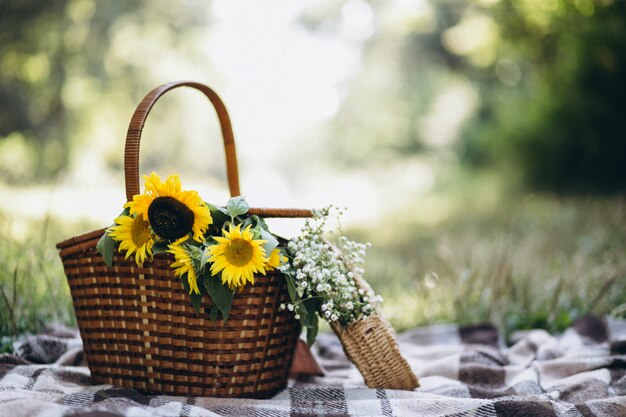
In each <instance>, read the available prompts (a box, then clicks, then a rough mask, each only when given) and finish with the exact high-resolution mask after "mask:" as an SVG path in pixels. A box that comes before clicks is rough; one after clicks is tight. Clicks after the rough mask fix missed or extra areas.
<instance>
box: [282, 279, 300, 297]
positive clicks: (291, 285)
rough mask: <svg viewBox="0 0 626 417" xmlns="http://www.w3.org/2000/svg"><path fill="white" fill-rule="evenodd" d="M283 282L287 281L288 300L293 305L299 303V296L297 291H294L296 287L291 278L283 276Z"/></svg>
mask: <svg viewBox="0 0 626 417" xmlns="http://www.w3.org/2000/svg"><path fill="white" fill-rule="evenodd" d="M285 281H287V291H289V298H291V301H292V302H293V303H296V302H298V301H300V296H298V291H297V290H296V285H295V284H294V282H293V278H292V277H290V276H285Z"/></svg>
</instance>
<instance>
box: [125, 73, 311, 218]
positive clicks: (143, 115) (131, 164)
mask: <svg viewBox="0 0 626 417" xmlns="http://www.w3.org/2000/svg"><path fill="white" fill-rule="evenodd" d="M178 87H191V88H194V89H196V90H199V91H200V92H201V93H203V94H204V95H205V96H206V97H207V98H208V99H209V100H210V101H211V103H212V104H213V107H214V108H215V111H216V112H217V118H218V119H219V122H220V126H221V128H222V137H223V139H224V151H225V152H226V176H227V179H228V188H229V190H230V195H231V197H235V196H238V195H241V191H240V189H239V169H238V167H237V152H236V150H235V138H234V135H233V128H232V125H231V123H230V118H229V117H228V112H227V111H226V106H224V103H223V102H222V100H221V99H220V98H219V96H218V95H217V93H216V92H215V91H213V90H212V89H211V88H209V87H207V86H206V85H204V84H200V83H197V82H193V81H173V82H170V83H167V84H163V85H161V86H159V87H157V88H155V89H154V90H152V91H150V92H149V93H148V94H147V95H146V96H145V97H144V98H143V100H141V103H139V105H138V106H137V109H136V110H135V113H133V117H132V119H131V120H130V125H129V126H128V132H127V133H126V147H125V149H124V176H125V179H124V181H125V186H126V200H127V201H132V199H133V196H134V195H136V194H139V144H140V141H141V133H142V131H143V127H144V124H145V123H146V119H147V117H148V114H149V113H150V110H152V107H153V106H154V104H155V103H156V102H157V100H158V99H159V98H161V96H163V94H165V93H167V92H168V91H170V90H173V89H175V88H178ZM249 213H250V214H256V215H259V216H264V217H311V216H312V212H311V210H304V209H273V208H250V210H249Z"/></svg>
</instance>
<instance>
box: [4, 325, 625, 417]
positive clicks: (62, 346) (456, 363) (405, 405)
mask: <svg viewBox="0 0 626 417" xmlns="http://www.w3.org/2000/svg"><path fill="white" fill-rule="evenodd" d="M516 339H517V342H516V343H515V344H514V345H512V346H511V347H508V348H507V347H505V346H504V345H503V343H502V341H501V338H500V336H499V335H498V332H497V331H496V330H495V328H493V327H492V326H488V325H485V326H470V327H459V326H455V325H447V326H433V327H427V328H416V329H412V330H410V331H407V332H405V333H403V334H401V335H400V336H399V344H400V348H401V351H402V352H403V354H404V356H405V357H406V358H407V360H408V361H409V363H410V364H411V366H412V368H413V369H414V370H415V372H416V373H417V375H418V376H419V378H420V383H421V387H420V388H418V389H417V390H416V391H413V392H408V391H393V390H382V389H368V388H366V387H365V386H364V384H363V380H362V378H361V376H360V375H359V373H358V371H357V370H356V369H355V368H354V367H353V366H352V365H351V364H350V363H349V362H348V361H347V360H346V358H345V356H344V354H343V351H342V348H341V345H340V344H339V342H338V340H337V338H336V337H335V336H334V335H330V334H322V335H320V337H319V339H318V342H317V343H316V346H315V353H316V355H317V356H318V360H319V362H320V363H321V364H322V365H323V367H324V368H325V369H326V375H325V376H323V377H320V376H311V375H308V376H302V375H301V376H299V377H298V378H296V379H294V380H291V381H290V386H289V388H288V389H286V390H285V391H283V392H281V393H279V394H278V395H277V396H275V397H274V398H272V399H269V400H250V399H219V398H192V397H171V396H147V395H143V394H141V393H139V392H137V391H133V390H130V389H120V388H115V387H112V386H109V385H99V386H94V385H92V384H91V381H90V375H89V370H88V368H86V367H85V366H84V357H83V353H82V344H81V341H80V338H79V335H78V332H77V331H76V330H72V329H66V328H58V327H57V328H56V329H52V331H50V332H49V333H48V334H45V335H36V336H30V337H26V338H24V339H22V340H19V341H18V342H16V343H15V346H14V347H15V354H14V355H4V356H0V416H7V417H9V416H10V417H19V416H81V417H87V416H89V417H115V416H168V417H169V416H265V417H269V416H313V415H321V416H347V415H353V416H376V415H382V416H459V417H460V416H480V417H488V416H563V417H565V416H567V417H574V416H580V417H592V416H626V321H625V320H613V319H609V318H606V319H598V318H594V317H585V318H583V319H581V320H579V321H578V322H576V323H575V324H574V325H573V326H572V327H571V328H570V329H568V330H567V331H565V332H564V333H563V334H562V335H559V336H553V335H550V334H549V333H547V332H545V331H543V330H533V331H527V332H523V333H519V334H517V335H516Z"/></svg>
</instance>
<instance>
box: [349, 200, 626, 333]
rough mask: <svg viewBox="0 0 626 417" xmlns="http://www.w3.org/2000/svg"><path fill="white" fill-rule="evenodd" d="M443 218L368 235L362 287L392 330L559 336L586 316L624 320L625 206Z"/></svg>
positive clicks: (514, 206) (533, 203) (518, 206)
mask: <svg viewBox="0 0 626 417" xmlns="http://www.w3.org/2000/svg"><path fill="white" fill-rule="evenodd" d="M457 207H458V209H457V211H456V212H452V213H451V214H450V213H449V216H448V218H447V219H446V220H445V221H442V222H439V223H435V224H430V225H429V224H423V223H420V222H417V221H415V219H419V218H420V215H419V213H415V214H414V215H411V216H409V218H412V219H414V220H413V221H411V220H410V219H407V218H406V216H405V218H401V217H399V218H397V220H393V219H391V220H390V222H389V224H386V225H385V227H381V228H379V229H378V231H377V232H376V233H374V234H372V233H370V232H369V231H367V230H363V231H362V232H361V233H360V235H361V236H362V237H367V236H371V237H370V239H372V240H373V243H374V247H373V248H372V249H371V251H370V253H369V254H368V261H367V265H366V270H367V273H366V274H367V276H366V278H367V280H368V281H369V282H370V283H371V284H372V285H373V286H374V288H376V289H378V291H379V292H380V293H381V294H382V295H383V297H384V298H385V305H384V310H385V312H386V313H387V316H388V317H389V318H390V321H391V322H392V324H394V325H395V326H396V328H398V329H406V328H409V327H412V326H416V325H428V324H433V323H443V322H458V323H478V322H491V323H494V324H496V325H497V326H499V327H500V328H501V329H502V330H503V331H504V332H505V334H508V333H510V332H511V331H512V330H515V329H526V328H536V327H540V328H545V329H548V330H550V331H561V330H563V329H564V328H565V327H567V326H568V325H569V324H570V323H571V322H572V320H574V319H576V318H577V317H580V316H581V315H584V314H598V315H604V314H611V313H613V314H615V315H617V314H622V315H623V314H624V306H626V257H625V256H624V254H625V253H626V201H625V200H624V199H619V198H614V199H559V198H554V197H549V196H529V197H526V198H523V197H511V198H508V199H506V201H504V200H502V201H499V202H495V204H489V205H487V207H482V209H477V208H476V207H474V208H471V205H469V204H467V205H463V204H459V205H457Z"/></svg>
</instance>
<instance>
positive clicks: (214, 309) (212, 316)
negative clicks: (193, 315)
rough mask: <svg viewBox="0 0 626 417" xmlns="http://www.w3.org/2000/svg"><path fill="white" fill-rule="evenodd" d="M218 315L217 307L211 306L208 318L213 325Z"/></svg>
mask: <svg viewBox="0 0 626 417" xmlns="http://www.w3.org/2000/svg"><path fill="white" fill-rule="evenodd" d="M219 313H220V309H219V308H217V306H216V305H215V304H213V305H212V306H211V313H209V318H210V319H211V321H212V322H213V323H215V320H217V315H218V314H219Z"/></svg>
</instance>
